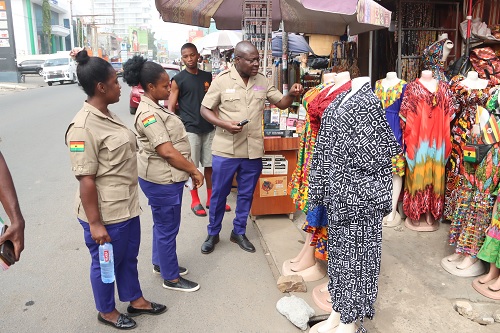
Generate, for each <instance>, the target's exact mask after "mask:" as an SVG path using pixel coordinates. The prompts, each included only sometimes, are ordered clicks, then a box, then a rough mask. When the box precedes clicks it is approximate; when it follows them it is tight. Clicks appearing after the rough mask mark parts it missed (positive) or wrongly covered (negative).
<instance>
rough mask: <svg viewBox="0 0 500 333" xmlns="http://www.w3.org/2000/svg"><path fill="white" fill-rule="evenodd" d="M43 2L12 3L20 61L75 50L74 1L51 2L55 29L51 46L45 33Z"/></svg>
mask: <svg viewBox="0 0 500 333" xmlns="http://www.w3.org/2000/svg"><path fill="white" fill-rule="evenodd" d="M42 3H43V0H11V4H12V17H13V23H14V35H15V40H16V54H17V57H18V58H21V59H22V58H23V57H26V56H30V55H40V54H50V53H55V52H57V51H67V50H70V49H71V36H70V20H71V7H70V0H49V5H50V14H51V30H52V35H51V37H50V47H49V44H48V41H47V37H46V36H44V34H43V32H42V26H43V11H42Z"/></svg>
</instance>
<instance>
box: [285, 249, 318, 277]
mask: <svg viewBox="0 0 500 333" xmlns="http://www.w3.org/2000/svg"><path fill="white" fill-rule="evenodd" d="M315 250H316V247H315V246H311V245H310V244H309V243H307V247H305V251H304V253H303V254H302V258H300V260H299V261H298V262H295V263H291V264H290V269H291V270H292V271H293V272H300V271H303V270H304V269H307V268H309V267H312V266H314V265H315V264H316V258H315V257H314V251H315Z"/></svg>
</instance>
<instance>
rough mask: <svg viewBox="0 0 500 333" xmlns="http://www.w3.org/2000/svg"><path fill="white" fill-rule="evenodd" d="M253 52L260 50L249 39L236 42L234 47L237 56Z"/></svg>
mask: <svg viewBox="0 0 500 333" xmlns="http://www.w3.org/2000/svg"><path fill="white" fill-rule="evenodd" d="M252 52H259V51H258V50H257V48H256V47H255V46H254V45H253V44H252V43H250V42H249V41H247V40H244V41H241V42H239V43H238V44H236V47H235V48H234V56H235V57H244V56H246V55H248V54H250V53H252Z"/></svg>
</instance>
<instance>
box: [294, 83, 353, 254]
mask: <svg viewBox="0 0 500 333" xmlns="http://www.w3.org/2000/svg"><path fill="white" fill-rule="evenodd" d="M332 86H333V85H320V86H317V87H316V88H314V89H316V90H317V91H313V92H311V93H310V94H308V95H304V99H303V101H305V102H303V103H304V104H305V105H304V106H305V107H306V110H307V118H306V124H305V127H304V131H303V133H302V134H301V136H300V147H299V152H298V161H297V166H296V168H295V171H294V173H293V174H292V177H291V181H290V183H289V186H290V188H291V192H290V193H291V197H292V200H293V202H294V203H295V205H296V206H297V208H298V209H300V210H302V211H303V212H304V213H305V214H307V217H306V221H305V223H304V225H303V226H302V229H303V230H304V231H305V232H307V233H310V234H311V241H310V245H311V246H314V247H315V248H316V250H315V252H314V253H315V257H316V258H318V259H321V260H326V259H327V252H326V241H327V229H326V226H327V219H326V214H322V211H321V210H316V211H312V212H309V210H308V204H307V202H308V187H309V182H308V176H309V169H310V165H311V160H312V155H313V150H314V144H315V142H316V137H317V135H318V131H319V128H320V124H321V117H322V115H323V112H324V110H325V109H326V108H327V106H328V105H329V104H330V103H331V101H333V100H334V99H335V97H336V96H337V95H338V94H339V93H341V92H344V91H346V90H348V89H349V88H350V87H351V82H350V81H349V82H347V83H345V84H343V85H342V86H340V87H338V88H337V89H335V90H334V91H333V92H332V93H331V94H328V92H329V91H330V89H331V88H332ZM308 93H309V91H308ZM310 96H313V98H310Z"/></svg>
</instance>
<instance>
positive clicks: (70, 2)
mask: <svg viewBox="0 0 500 333" xmlns="http://www.w3.org/2000/svg"><path fill="white" fill-rule="evenodd" d="M69 31H70V44H71V49H73V48H74V47H75V36H74V33H73V0H69Z"/></svg>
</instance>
